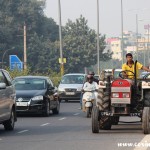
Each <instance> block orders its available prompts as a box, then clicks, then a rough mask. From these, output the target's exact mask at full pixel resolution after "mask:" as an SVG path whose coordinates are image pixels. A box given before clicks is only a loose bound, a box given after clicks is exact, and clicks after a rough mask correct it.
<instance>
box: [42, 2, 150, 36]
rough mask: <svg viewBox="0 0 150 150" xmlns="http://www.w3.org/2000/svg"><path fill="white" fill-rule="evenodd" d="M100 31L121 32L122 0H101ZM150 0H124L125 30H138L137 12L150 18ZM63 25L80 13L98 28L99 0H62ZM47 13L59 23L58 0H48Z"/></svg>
mask: <svg viewBox="0 0 150 150" xmlns="http://www.w3.org/2000/svg"><path fill="white" fill-rule="evenodd" d="M99 4H100V5H99V9H100V33H102V34H106V36H107V37H112V36H114V37H115V36H119V35H120V34H121V0H115V1H112V0H99ZM149 4H150V1H149V0H132V1H131V0H123V12H124V30H130V31H133V32H135V31H136V13H137V14H138V17H139V19H150V8H148V7H147V6H149ZM61 13H62V25H65V24H66V22H67V20H68V19H70V20H72V21H75V20H76V19H77V18H79V17H80V15H83V17H85V18H86V19H87V20H88V26H89V27H90V28H92V29H95V30H96V29H97V0H94V1H92V0H61ZM45 14H46V16H47V17H51V18H53V19H54V20H55V22H56V23H57V24H58V0H47V2H46V9H45ZM149 22H150V21H142V22H141V21H139V22H138V25H139V32H141V33H143V32H144V24H148V23H149Z"/></svg>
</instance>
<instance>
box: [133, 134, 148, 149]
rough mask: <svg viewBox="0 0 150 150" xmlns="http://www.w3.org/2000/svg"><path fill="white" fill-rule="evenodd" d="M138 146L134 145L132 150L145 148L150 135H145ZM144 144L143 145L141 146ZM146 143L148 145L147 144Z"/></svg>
mask: <svg viewBox="0 0 150 150" xmlns="http://www.w3.org/2000/svg"><path fill="white" fill-rule="evenodd" d="M139 144H140V145H141V146H140V145H139V146H137V147H135V148H134V150H147V149H148V148H149V144H150V135H146V136H145V137H144V138H143V139H142V140H141V141H140V142H139ZM143 144H144V146H142V145H143ZM147 145H148V146H147Z"/></svg>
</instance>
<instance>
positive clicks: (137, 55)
mask: <svg viewBox="0 0 150 150" xmlns="http://www.w3.org/2000/svg"><path fill="white" fill-rule="evenodd" d="M138 34H139V33H138V14H136V53H137V54H136V58H137V60H138V58H139V53H138V45H139V44H138Z"/></svg>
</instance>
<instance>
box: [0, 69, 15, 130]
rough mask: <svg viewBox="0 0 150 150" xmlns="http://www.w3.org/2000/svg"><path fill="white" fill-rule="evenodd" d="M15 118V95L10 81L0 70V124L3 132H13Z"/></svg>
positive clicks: (4, 71) (5, 73)
mask: <svg viewBox="0 0 150 150" xmlns="http://www.w3.org/2000/svg"><path fill="white" fill-rule="evenodd" d="M15 121H17V117H16V93H15V88H14V86H13V85H12V79H11V77H10V75H9V73H8V72H7V71H6V70H3V69H0V124H3V125H4V128H5V130H13V129H14V125H15Z"/></svg>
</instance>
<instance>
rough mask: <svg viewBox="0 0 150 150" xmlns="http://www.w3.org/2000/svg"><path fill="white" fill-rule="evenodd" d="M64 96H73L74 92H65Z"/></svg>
mask: <svg viewBox="0 0 150 150" xmlns="http://www.w3.org/2000/svg"><path fill="white" fill-rule="evenodd" d="M66 95H75V92H66Z"/></svg>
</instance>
